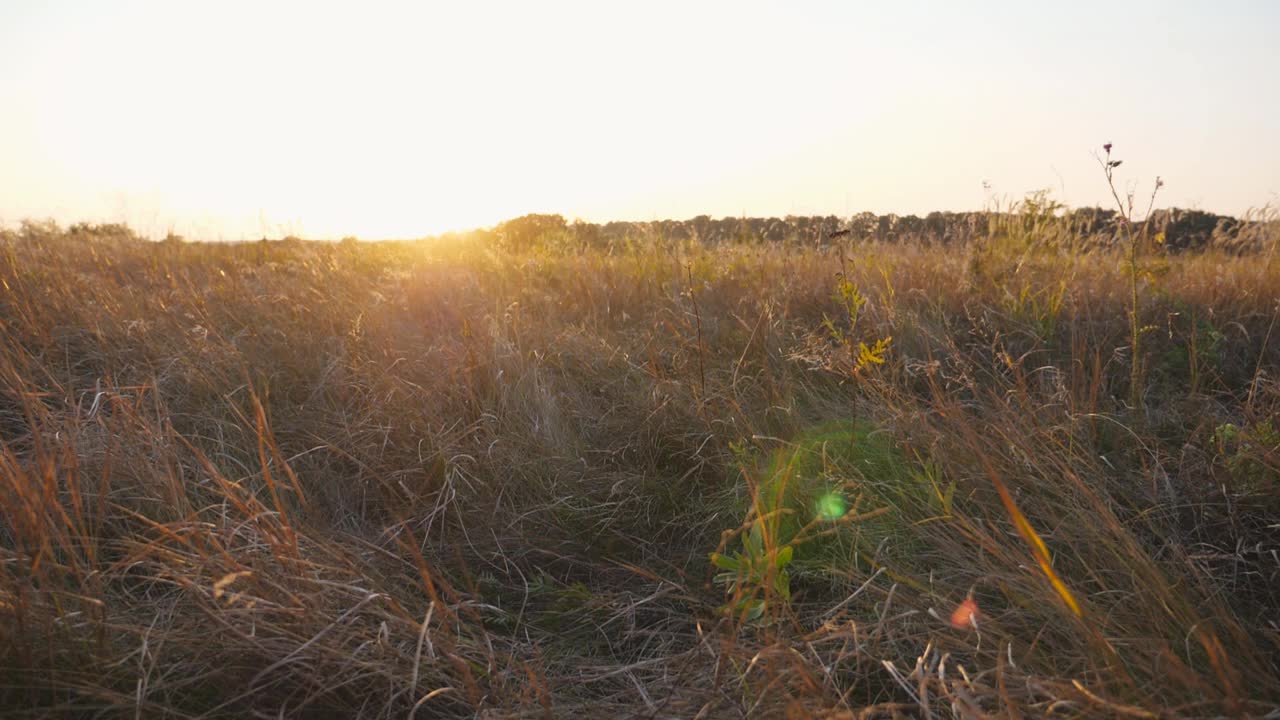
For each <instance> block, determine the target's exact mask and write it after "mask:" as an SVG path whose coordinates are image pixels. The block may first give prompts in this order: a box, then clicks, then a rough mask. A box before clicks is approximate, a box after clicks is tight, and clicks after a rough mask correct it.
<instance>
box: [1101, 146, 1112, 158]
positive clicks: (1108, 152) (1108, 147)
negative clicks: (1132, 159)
mask: <svg viewBox="0 0 1280 720" xmlns="http://www.w3.org/2000/svg"><path fill="white" fill-rule="evenodd" d="M1102 149H1103V150H1106V151H1107V154H1108V155H1110V154H1111V143H1105V144H1104V145H1103V146H1102Z"/></svg>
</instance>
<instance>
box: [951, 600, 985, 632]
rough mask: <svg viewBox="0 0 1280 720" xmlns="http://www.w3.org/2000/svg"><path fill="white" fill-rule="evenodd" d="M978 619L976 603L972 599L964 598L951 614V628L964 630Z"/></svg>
mask: <svg viewBox="0 0 1280 720" xmlns="http://www.w3.org/2000/svg"><path fill="white" fill-rule="evenodd" d="M977 619H978V603H976V602H974V599H973V598H966V599H965V601H964V602H962V603H960V604H959V605H958V606H956V609H955V612H953V613H951V627H953V628H966V627H969V625H971V624H973V623H974V622H975V621H976V620H977Z"/></svg>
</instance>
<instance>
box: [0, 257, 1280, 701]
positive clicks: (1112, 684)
mask: <svg viewBox="0 0 1280 720" xmlns="http://www.w3.org/2000/svg"><path fill="white" fill-rule="evenodd" d="M842 263H843V266H844V272H845V275H844V277H846V278H848V279H849V280H851V281H852V282H853V283H855V284H856V286H857V287H858V288H859V289H860V291H861V293H862V294H863V295H864V296H865V297H867V298H868V302H867V304H866V306H865V307H864V308H863V309H862V311H861V317H860V319H859V325H858V326H857V329H856V332H857V334H858V337H859V338H861V339H865V340H867V341H868V342H871V341H872V340H874V339H877V338H883V337H886V336H892V338H893V340H892V343H891V345H890V351H889V353H888V354H887V360H886V362H885V364H884V365H879V366H876V367H875V368H874V369H873V371H868V372H866V373H863V374H861V375H860V376H859V377H858V378H857V382H856V383H853V382H849V380H850V378H849V377H847V376H846V375H845V374H844V373H843V371H841V370H840V368H841V367H846V366H847V365H848V363H847V358H846V359H845V360H846V362H845V363H844V364H843V365H842V363H841V362H840V358H839V357H836V356H835V355H833V354H834V353H838V351H839V347H837V346H836V345H834V344H833V343H832V342H831V341H830V339H829V337H828V335H827V331H826V330H824V328H823V317H824V315H826V316H829V317H838V313H839V305H838V302H837V300H835V299H833V297H832V295H833V290H834V288H835V286H836V273H837V272H839V271H841V268H842ZM1122 265H1123V263H1122V262H1121V259H1120V256H1119V255H1118V254H1114V253H1110V252H1105V251H1093V252H1087V253H1081V252H1075V251H1067V250H1059V249H1055V248H1054V247H1050V246H1048V245H1047V244H1044V243H1040V244H1037V243H1035V242H1026V241H1025V239H1024V241H1020V242H1018V243H1015V242H1004V243H999V242H994V241H993V242H988V243H984V244H982V245H978V246H971V247H966V248H960V247H950V248H930V247H925V246H921V245H917V244H913V243H903V244H899V245H892V246H889V245H876V244H864V243H858V242H856V241H855V242H850V243H848V244H846V245H843V246H841V247H838V248H837V247H825V248H813V247H807V248H802V247H797V246H793V245H787V244H770V245H732V246H722V247H718V248H714V249H711V248H704V247H700V246H696V245H690V244H672V243H662V242H660V241H658V240H644V239H641V240H640V241H638V242H636V243H633V244H632V245H630V246H629V247H628V249H625V250H614V251H610V252H606V251H604V250H598V251H593V250H585V251H584V250H574V251H567V250H562V251H557V252H550V251H539V250H537V249H530V250H527V251H524V252H521V253H511V252H498V251H495V250H493V249H490V248H487V247H483V246H476V245H473V244H469V243H467V242H465V241H458V242H453V243H438V244H434V245H431V244H415V243H380V244H351V243H344V244H341V245H330V244H319V243H285V244H281V243H270V244H268V243H254V244H245V245H207V244H183V243H176V242H167V243H158V244H151V243H145V242H141V241H136V240H132V239H129V238H127V237H108V236H104V234H103V233H98V234H96V235H95V234H93V233H88V234H87V235H86V233H83V232H81V233H77V234H67V233H58V232H44V233H27V234H26V235H10V237H8V239H7V240H6V241H5V242H4V243H3V244H2V245H0V442H2V450H3V454H2V456H0V708H4V710H3V713H4V714H7V715H13V716H15V717H22V716H41V717H44V716H58V715H62V716H77V717H80V716H110V717H114V716H134V717H168V716H172V717H249V716H261V717H268V716H269V717H278V716H286V717H287V716H334V717H351V716H360V717H366V716H368V717H396V718H400V717H405V716H414V715H415V714H416V717H419V718H423V717H453V716H459V717H468V716H476V715H477V714H478V715H479V716H480V717H485V718H508V717H511V718H514V717H525V716H533V717H560V716H569V715H574V714H578V715H582V716H585V717H612V716H618V717H625V716H636V717H655V718H657V717H661V718H667V717H684V718H687V717H699V718H719V717H743V716H752V717H756V716H758V717H774V716H786V717H829V718H860V717H867V718H871V717H917V716H922V717H933V716H937V717H948V716H955V717H966V718H967V717H986V716H993V717H1038V716H1048V715H1053V716H1055V717H1108V716H1110V717H1126V718H1146V717H1206V716H1222V715H1227V716H1246V715H1252V716H1262V715H1266V714H1267V713H1275V712H1277V708H1278V707H1280V680H1278V679H1277V678H1280V614H1278V610H1280V555H1278V553H1280V540H1277V538H1280V439H1278V436H1277V434H1276V433H1275V427H1274V425H1268V424H1267V422H1268V421H1269V420H1270V421H1272V422H1274V418H1276V417H1277V416H1278V415H1280V328H1277V327H1276V325H1277V323H1276V320H1277V313H1278V311H1280V308H1278V307H1277V302H1276V298H1277V297H1278V296H1280V263H1277V262H1276V255H1275V252H1274V251H1270V252H1265V253H1263V254H1250V255H1247V256H1239V255H1233V254H1227V253H1223V252H1218V251H1207V252H1205V253H1203V254H1194V255H1181V256H1157V257H1155V258H1153V259H1152V260H1151V261H1150V262H1149V263H1148V266H1149V268H1150V270H1151V275H1150V277H1147V278H1144V280H1143V307H1142V315H1143V318H1144V322H1145V323H1147V324H1149V325H1150V326H1151V328H1150V329H1149V330H1147V332H1146V334H1145V335H1144V338H1143V340H1144V351H1145V354H1144V358H1145V359H1144V365H1143V375H1144V378H1145V383H1146V386H1145V388H1143V392H1142V397H1143V398H1144V405H1145V413H1141V414H1139V413H1136V412H1134V411H1133V409H1132V408H1129V407H1127V403H1126V399H1127V398H1128V397H1129V394H1130V393H1129V390H1130V387H1129V378H1130V363H1131V362H1132V358H1131V357H1130V356H1129V354H1128V352H1127V350H1128V342H1127V338H1128V335H1129V331H1130V328H1129V322H1128V316H1127V314H1126V313H1127V307H1128V306H1127V303H1128V294H1127V286H1126V280H1125V277H1124V274H1123V271H1122V269H1121V267H1122ZM853 414H856V416H857V418H858V421H859V423H863V424H865V425H864V426H869V427H873V428H874V429H875V430H874V432H876V433H879V434H880V435H882V436H884V437H887V438H889V443H888V447H890V448H891V449H892V453H893V455H894V457H896V458H898V459H900V463H899V464H900V465H901V467H902V474H901V475H900V476H894V477H886V476H883V474H880V473H877V472H870V471H868V470H866V468H867V467H870V466H867V465H860V462H861V458H860V456H859V455H858V451H857V449H856V448H855V449H854V450H851V451H848V452H845V453H843V454H842V453H839V452H833V453H832V456H831V457H830V458H825V459H824V460H823V461H822V465H821V467H823V469H824V472H825V473H826V475H828V476H830V477H831V478H835V479H836V480H838V482H840V483H841V484H842V485H843V487H845V488H846V489H847V490H848V492H849V493H850V495H851V497H852V496H858V497H861V501H860V505H859V508H858V512H859V513H860V514H862V515H864V516H865V517H864V518H863V519H861V520H859V521H857V522H844V523H842V524H840V525H839V526H837V527H835V528H831V529H829V530H828V532H827V535H828V537H827V538H826V540H825V541H822V540H819V541H815V542H814V543H813V544H811V545H810V544H799V545H798V546H797V547H796V549H795V553H796V566H795V571H794V572H793V574H792V578H791V584H790V590H791V593H792V597H791V600H790V602H788V603H783V602H771V603H770V604H769V607H770V612H769V613H767V614H766V615H765V617H763V618H762V619H761V621H760V622H753V623H745V622H742V621H741V620H740V618H738V617H735V616H731V615H730V616H727V615H725V614H724V613H722V612H721V610H720V609H721V607H722V606H724V605H726V597H725V588H724V586H722V585H720V584H716V583H714V582H713V576H714V574H715V568H713V567H712V565H711V563H710V562H709V561H708V554H709V553H711V552H712V551H714V550H716V549H717V547H722V548H723V547H725V546H730V547H732V546H733V544H734V543H737V542H738V538H737V537H736V536H735V535H734V534H733V533H732V532H730V533H729V535H727V536H726V535H724V533H725V531H733V530H735V529H738V528H743V527H746V526H748V525H749V524H750V523H751V522H752V519H753V518H752V516H750V515H749V514H748V510H747V508H749V507H750V505H751V503H750V502H748V500H747V498H746V494H747V491H748V489H749V488H753V487H758V486H760V485H761V484H762V482H766V481H769V480H770V478H762V477H761V476H762V474H766V473H767V472H768V470H767V468H769V467H770V466H771V458H774V457H775V456H776V455H778V454H779V453H785V452H786V451H787V448H793V447H797V445H796V443H798V442H799V441H800V440H799V439H801V438H803V437H805V436H806V433H807V432H809V431H810V429H811V428H815V427H829V424H830V423H831V422H833V421H847V420H849V419H850V417H851V415H853ZM1268 432H1270V433H1271V434H1270V435H1269V434H1268ZM895 467H897V465H895ZM1018 517H1021V518H1023V519H1024V520H1025V522H1018V521H1016V520H1015V518H1018ZM833 536H834V539H833ZM1036 538H1038V539H1039V541H1042V542H1043V550H1041V549H1040V548H1039V546H1038V544H1037V543H1038V542H1039V541H1037V539H1036ZM1052 578H1058V584H1055V582H1054V581H1053V580H1052ZM966 598H972V599H973V600H974V601H975V602H976V604H977V607H978V608H979V615H978V616H977V621H976V625H975V624H969V625H966V626H963V627H953V626H952V624H951V623H950V622H949V619H950V618H951V615H952V612H953V610H955V609H956V607H957V606H958V605H960V604H961V603H962V601H964V600H965V599H966ZM1073 603H1074V604H1075V605H1076V609H1078V613H1077V612H1076V609H1073V607H1072V604H1073Z"/></svg>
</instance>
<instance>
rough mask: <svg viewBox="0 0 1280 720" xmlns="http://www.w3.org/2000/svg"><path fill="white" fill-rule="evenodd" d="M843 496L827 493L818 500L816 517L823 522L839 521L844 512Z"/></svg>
mask: <svg viewBox="0 0 1280 720" xmlns="http://www.w3.org/2000/svg"><path fill="white" fill-rule="evenodd" d="M846 509H847V508H846V507H845V503H844V496H843V495H841V494H840V493H838V492H829V493H826V494H824V495H823V496H822V497H820V498H818V517H820V518H822V519H823V520H839V519H840V518H842V517H844V514H845V511H846Z"/></svg>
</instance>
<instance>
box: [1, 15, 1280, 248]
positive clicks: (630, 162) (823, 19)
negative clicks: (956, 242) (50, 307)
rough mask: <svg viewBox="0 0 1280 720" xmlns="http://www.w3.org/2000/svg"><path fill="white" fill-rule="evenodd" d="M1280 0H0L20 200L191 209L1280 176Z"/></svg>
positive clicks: (621, 213)
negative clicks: (1112, 167) (1110, 165)
mask: <svg viewBox="0 0 1280 720" xmlns="http://www.w3.org/2000/svg"><path fill="white" fill-rule="evenodd" d="M1278 78H1280V2H1275V1H1271V0H1257V1H1254V2H1238V1H1233V2H1218V1H1215V2H1208V1H1207V0H1206V1H1205V2H1168V1H1163V2H1142V3H1139V2H1132V3H1122V2H1071V3H1042V2H1026V1H1025V0H1022V1H1018V2H999V3H996V2H988V3H981V4H979V3H961V2H952V1H943V2H883V1H881V2H800V1H793V2H770V3H761V2H743V1H741V0H739V1H737V2H703V1H695V0H683V1H680V2H659V1H652V0H648V1H646V2H631V3H615V2H604V1H602V0H595V1H591V2H511V3H493V2H471V1H465V2H464V1H463V0H452V1H450V2H438V3H427V2H405V3H379V2H348V3H322V2H316V1H314V0H313V1H310V2H296V3H294V2H288V3H286V2H274V3H273V2H265V1H264V2H236V1H230V2H228V1H225V0H224V1H219V2H207V1H205V2H179V1H176V0H168V1H162V2H106V1H105V0H102V1H99V0H84V1H82V2H73V1H61V2H46V1H44V0H29V1H28V0H0V222H3V223H7V224H13V223H15V222H16V221H18V220H19V219H21V218H24V217H33V218H45V217H52V218H54V219H57V220H59V221H61V222H64V223H67V222H74V221H78V220H90V221H126V222H129V223H130V224H131V225H133V226H134V227H135V228H137V229H138V230H140V231H141V232H143V233H144V234H149V235H152V236H157V235H163V234H164V233H165V232H166V231H168V230H169V229H173V230H175V231H177V232H179V233H182V234H184V235H187V236H188V237H193V238H201V239H217V238H227V239H232V238H245V237H249V238H256V237H259V236H262V235H268V236H273V237H278V236H280V235H282V234H285V233H289V232H292V233H296V234H300V235H303V236H306V237H340V236H343V235H347V234H354V235H358V236H360V237H367V238H375V237H416V236H421V235H424V234H429V233H436V232H440V231H443V230H448V229H462V228H470V227H476V226H487V225H491V224H493V223H496V222H498V221H500V220H503V219H506V218H509V217H514V216H517V215H521V214H524V213H527V212H552V213H561V214H563V215H565V216H566V217H569V218H574V217H579V218H583V219H586V220H596V221H604V220H613V219H620V220H651V219H658V218H676V219H682V218H688V217H692V216H695V215H700V214H708V215H712V216H726V215H732V216H737V215H752V216H769V215H778V216H781V215H786V214H836V215H849V214H852V213H856V212H860V211H863V210H870V211H873V212H877V213H887V212H897V213H904V214H905V213H917V214H924V213H927V212H929V211H931V210H969V209H978V208H981V207H983V206H984V204H985V203H987V202H989V197H988V196H989V194H990V193H988V191H985V190H984V189H983V186H982V183H983V181H987V182H989V183H990V184H991V186H992V188H993V190H992V192H994V193H995V194H997V195H1001V196H1005V197H1019V196H1021V195H1022V194H1023V193H1025V192H1027V191H1030V190H1034V189H1037V188H1052V189H1053V191H1054V193H1055V195H1056V196H1057V197H1058V198H1059V199H1061V200H1064V201H1066V202H1068V203H1069V204H1071V205H1077V206H1079V205H1091V204H1096V203H1101V202H1103V201H1104V200H1105V199H1106V197H1107V196H1106V188H1105V185H1104V182H1103V179H1102V174H1101V171H1100V170H1099V168H1098V166H1097V163H1096V161H1095V159H1094V157H1093V153H1094V152H1095V151H1096V150H1097V149H1098V148H1099V146H1100V145H1101V144H1102V143H1104V142H1112V143H1114V144H1115V152H1116V156H1117V157H1119V158H1122V159H1123V160H1124V165H1123V166H1122V167H1121V168H1120V173H1119V174H1120V177H1121V179H1122V181H1123V182H1125V183H1137V189H1138V191H1139V193H1142V192H1147V191H1149V188H1150V183H1151V181H1152V180H1154V178H1155V176H1156V175H1160V176H1162V177H1163V178H1164V180H1165V182H1166V187H1165V189H1164V190H1163V191H1162V193H1163V195H1162V201H1161V203H1160V204H1161V205H1177V206H1181V207H1197V208H1201V209H1205V210H1212V211H1217V212H1225V213H1233V214H1238V213H1241V212H1244V211H1245V210H1247V209H1249V208H1253V207H1258V206H1261V205H1263V204H1266V203H1269V202H1270V203H1275V202H1277V200H1278V199H1280V195H1278V193H1280V79H1278Z"/></svg>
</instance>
